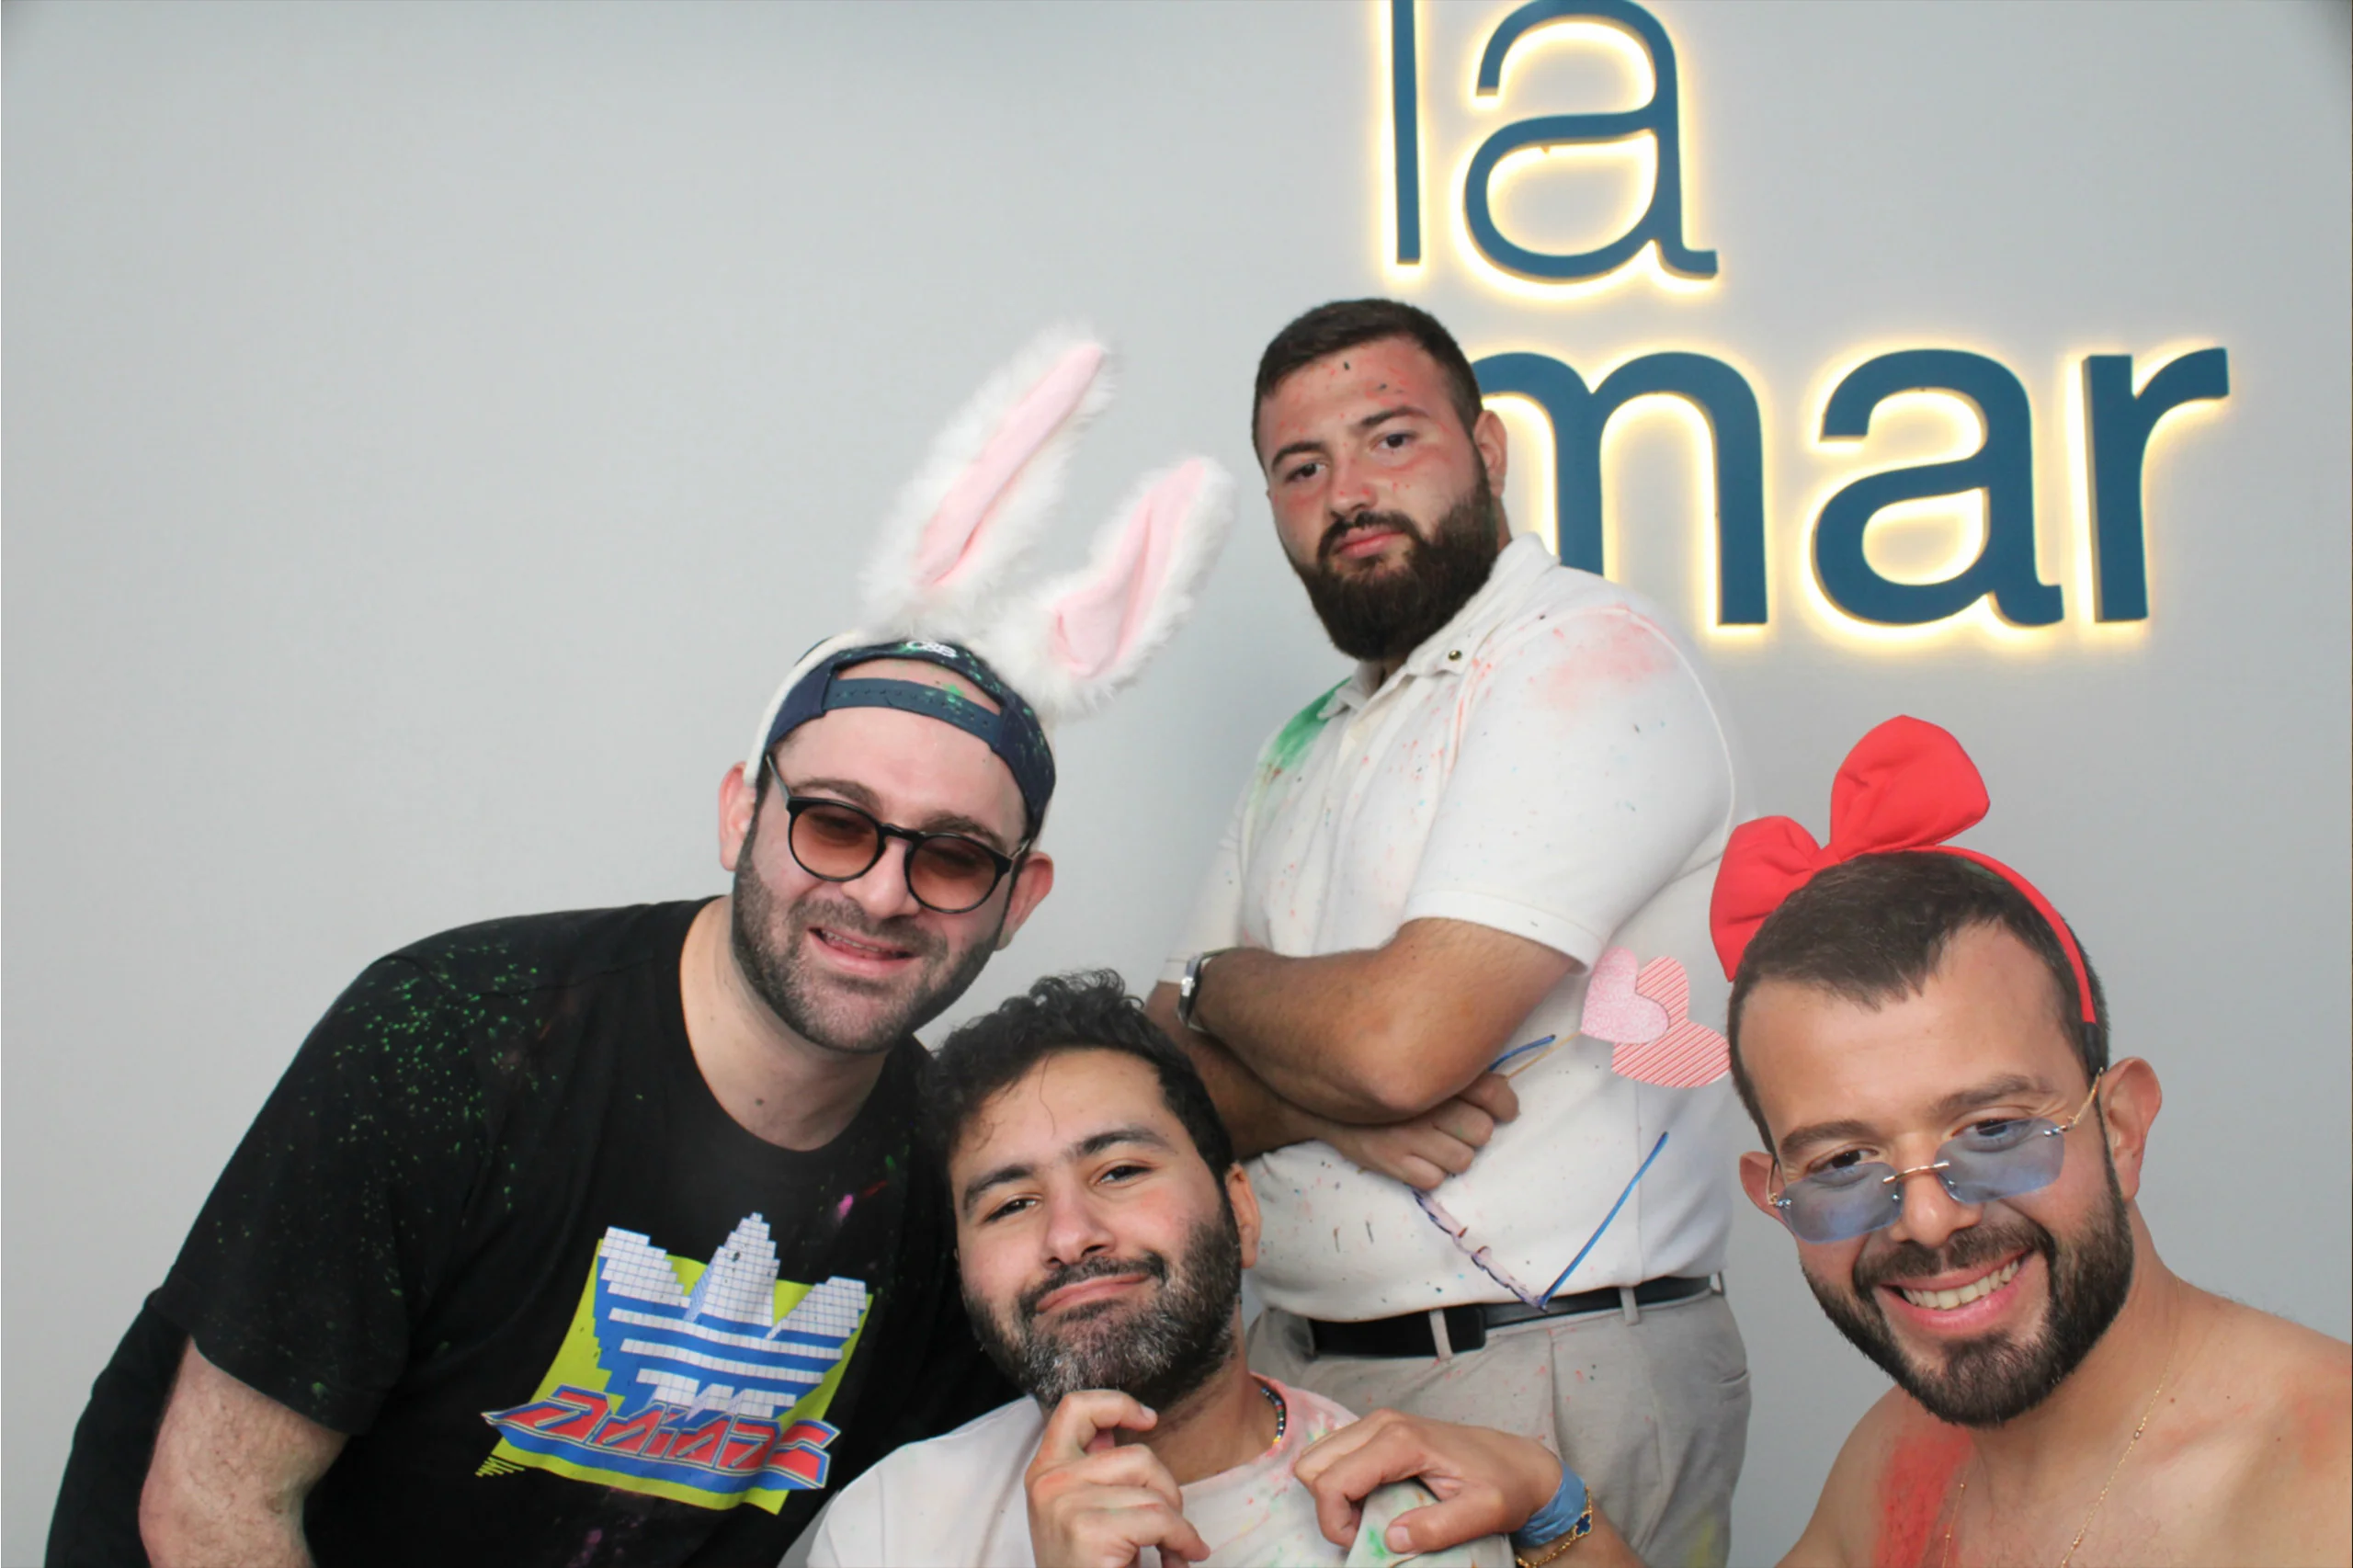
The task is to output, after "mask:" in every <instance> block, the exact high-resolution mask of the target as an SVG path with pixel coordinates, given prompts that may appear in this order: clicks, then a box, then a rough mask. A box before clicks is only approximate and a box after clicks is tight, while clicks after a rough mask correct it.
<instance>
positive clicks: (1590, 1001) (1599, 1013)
mask: <svg viewBox="0 0 2353 1568" xmlns="http://www.w3.org/2000/svg"><path fill="white" fill-rule="evenodd" d="M1637 962H1638V960H1636V959H1635V957H1634V955H1633V954H1632V953H1631V952H1630V951H1628V950H1627V949H1624V948H1611V949H1608V950H1607V951H1605V952H1604V953H1603V954H1602V955H1601V957H1600V958H1599V959H1598V960H1596V962H1595V963H1594V966H1593V978H1592V979H1591V980H1589V981H1587V982H1586V987H1585V1016H1584V1017H1581V1018H1580V1019H1578V1021H1577V1032H1578V1033H1579V1034H1585V1035H1590V1036H1592V1037H1593V1038H1594V1039H1595V1040H1608V1041H1609V1042H1610V1043H1611V1044H1613V1045H1619V1046H1628V1045H1643V1044H1645V1043H1647V1042H1648V1041H1651V1040H1657V1039H1658V1038H1659V1037H1660V1036H1662V1035H1664V1034H1665V1033H1666V1031H1667V1029H1668V1028H1670V1027H1671V1026H1672V1025H1673V1024H1674V1022H1675V1020H1674V1019H1673V1018H1670V1017H1667V1013H1666V1009H1665V1007H1663V1006H1660V1005H1659V1004H1658V1003H1657V1002H1656V1001H1654V1000H1653V999H1652V998H1651V997H1648V996H1645V995H1643V994H1642V993H1641V991H1640V990H1639V988H1638V987H1637V984H1636V981H1635V972H1634V971H1635V965H1636V963H1637ZM1676 972H1677V973H1678V974H1680V973H1681V972H1682V971H1680V970H1678V971H1676ZM1683 990H1684V998H1685V1002H1686V1005H1687V1006H1688V1002H1689V998H1690V992H1691V988H1690V987H1689V986H1688V985H1686V986H1685V987H1684V988H1683Z"/></svg>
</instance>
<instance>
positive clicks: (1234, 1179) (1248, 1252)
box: [1225, 1161, 1260, 1268]
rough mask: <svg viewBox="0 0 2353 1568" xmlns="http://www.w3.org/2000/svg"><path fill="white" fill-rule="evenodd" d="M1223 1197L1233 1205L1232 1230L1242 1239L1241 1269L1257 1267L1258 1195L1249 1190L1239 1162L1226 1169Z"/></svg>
mask: <svg viewBox="0 0 2353 1568" xmlns="http://www.w3.org/2000/svg"><path fill="white" fill-rule="evenodd" d="M1225 1196H1226V1197H1227V1198H1228V1199H1231V1200H1232V1202H1233V1228H1234V1230H1235V1231H1236V1232H1237V1233H1239V1234H1240V1235H1241V1237H1242V1267H1245V1268H1256V1267H1258V1230H1259V1224H1260V1221H1259V1215H1258V1195H1257V1194H1256V1192H1254V1191H1252V1190H1251V1188H1250V1174H1249V1173H1248V1172H1247V1171H1245V1170H1244V1169H1243V1168H1242V1165H1241V1162H1240V1161H1236V1162H1235V1163H1234V1164H1233V1165H1229V1166H1227V1167H1226V1172H1225Z"/></svg>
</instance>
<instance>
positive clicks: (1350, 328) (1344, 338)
mask: <svg viewBox="0 0 2353 1568" xmlns="http://www.w3.org/2000/svg"><path fill="white" fill-rule="evenodd" d="M1384 337H1404V338H1410V339H1412V340H1413V342H1414V343H1415V346H1416V347H1419V348H1420V349H1421V350H1422V352H1423V353H1425V354H1427V355H1428V356H1429V357H1430V358H1433V359H1435V360H1437V361H1438V369H1439V370H1440V371H1441V372H1442V373H1443V374H1444V375H1445V377H1446V391H1447V396H1448V398H1449V401H1451V402H1452V403H1453V404H1454V413H1455V415H1456V417H1457V418H1459V419H1461V421H1462V428H1463V429H1464V430H1465V431H1466V432H1467V431H1469V430H1470V429H1471V427H1472V426H1474V425H1476V424H1478V423H1479V414H1480V411H1481V409H1482V408H1483V406H1484V405H1483V404H1482V403H1480V401H1479V377H1478V373H1477V372H1476V371H1474V370H1472V369H1471V361H1470V359H1469V358H1467V357H1466V356H1465V355H1464V354H1463V352H1462V346H1461V344H1459V343H1457V342H1455V341H1454V335H1453V334H1452V333H1450V332H1449V331H1447V330H1446V328H1445V327H1443V326H1441V325H1439V324H1438V318H1437V317H1436V316H1434V315H1432V314H1430V313H1429V312H1427V311H1425V310H1419V309H1416V308H1415V306H1412V305H1409V304H1406V303H1404V301H1399V300H1335V301H1332V302H1331V303H1330V304H1326V305H1318V306H1316V307H1315V308H1314V309H1313V310H1312V311H1309V312H1307V313H1306V314H1305V315H1302V316H1300V317H1298V318H1296V319H1295V320H1293V321H1292V322H1291V324H1290V325H1289V326H1286V327H1284V328H1283V329H1282V331H1280V332H1279V333H1277V334H1275V339H1274V341H1273V342H1272V343H1269V344H1267V351H1266V352H1265V353H1264V354H1261V355H1259V356H1258V384H1257V387H1256V391H1255V392H1254V393H1253V394H1252V396H1251V399H1250V449H1251V450H1252V451H1253V452H1256V450H1257V449H1258V410H1259V409H1261V408H1263V407H1265V406H1266V403H1267V399H1268V398H1269V397H1271V396H1273V395H1274V391H1275V389H1276V388H1277V387H1279V386H1280V385H1282V383H1283V382H1284V381H1286V380H1287V379H1289V378H1290V376H1291V374H1292V373H1293V372H1295V371H1299V370H1303V369H1306V368H1307V367H1308V366H1310V365H1313V363H1315V361H1316V360H1318V359H1321V358H1325V357H1326V356H1328V355H1333V354H1337V353H1338V352H1340V350H1342V349H1343V348H1354V347H1357V345H1358V344H1360V343H1376V342H1379V341H1380V340H1381V339H1382V338H1384Z"/></svg>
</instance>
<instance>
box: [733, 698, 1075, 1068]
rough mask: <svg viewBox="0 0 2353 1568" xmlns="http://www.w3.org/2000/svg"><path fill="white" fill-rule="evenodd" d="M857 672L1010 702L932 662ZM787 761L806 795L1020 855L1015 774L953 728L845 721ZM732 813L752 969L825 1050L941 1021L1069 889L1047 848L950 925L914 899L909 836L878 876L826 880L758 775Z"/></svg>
mask: <svg viewBox="0 0 2353 1568" xmlns="http://www.w3.org/2000/svg"><path fill="white" fill-rule="evenodd" d="M842 673H843V674H844V675H846V676H871V677H879V678H888V679H892V680H901V681H919V682H922V683H924V684H926V685H931V686H939V687H947V688H949V689H950V690H953V691H955V692H957V693H958V694H959V695H961V696H963V697H964V698H966V699H968V700H971V701H972V702H975V703H977V704H979V705H981V706H983V707H987V708H992V709H994V707H995V703H994V702H992V701H991V700H990V699H988V697H987V696H986V695H985V694H983V692H981V691H980V690H978V689H977V688H976V687H973V686H972V685H971V684H970V683H969V682H967V681H965V680H964V679H962V677H961V676H957V675H955V674H954V673H952V672H950V671H949V670H945V669H942V668H941V667H940V666H938V665H931V664H926V663H922V662H920V661H915V660H897V659H890V660H876V661H874V662H872V663H870V664H864V665H854V666H851V667H850V668H848V669H846V670H844V671H843V672H842ZM774 755H775V760H776V773H777V776H778V777H779V778H783V779H785V780H786V781H787V782H788V783H789V784H790V787H791V789H792V790H793V792H794V793H796V794H800V795H814V796H820V797H824V798H825V799H829V800H836V801H845V802H847V803H848V804H850V805H853V806H857V807H858V808H859V809H860V810H863V811H865V812H870V814H872V815H873V816H874V817H876V818H877V819H878V820H880V821H882V822H885V823H890V824H895V825H897V826H901V827H905V828H911V829H914V830H915V831H918V832H927V833H956V834H961V835H965V836H967V837H970V838H973V839H977V840H979V841H981V842H982V843H984V844H987V845H988V846H991V847H992V848H994V849H995V850H997V851H998V852H999V853H1001V854H1007V855H1010V854H1013V853H1014V852H1015V851H1016V850H1017V848H1018V847H1019V846H1020V842H1021V835H1022V829H1023V826H1024V824H1025V822H1026V815H1025V812H1024V811H1023V808H1022V803H1021V792H1020V790H1019V789H1018V788H1017V786H1016V785H1015V783H1014V779H1013V774H1012V771H1011V770H1010V769H1008V768H1007V767H1006V765H1005V764H1004V762H1003V761H1001V760H1000V759H999V758H998V757H997V756H995V754H994V753H993V752H991V751H990V750H989V748H988V746H987V744H985V743H983V742H982V741H981V740H979V739H978V738H977V737H975V736H973V735H971V734H968V733H965V732H964V731H962V730H960V729H957V728H955V727H954V726H953V725H950V724H946V723H943V722H940V721H938V720H937V719H933V718H929V717H927V716H926V715H923V714H920V713H911V712H904V711H901V710H894V709H886V708H845V709H840V710H835V711H833V712H829V713H827V714H825V715H824V717H822V718H818V719H813V720H811V721H810V722H807V723H805V724H802V725H801V726H800V727H799V728H798V729H796V730H794V731H793V732H792V733H790V735H788V736H786V737H785V738H784V739H783V740H782V741H781V742H779V744H778V745H777V748H776V752H775V754H774ZM720 807H721V828H722V844H721V848H722V856H721V859H722V864H724V865H725V866H726V867H727V869H729V870H731V871H733V873H734V875H735V885H734V892H733V910H732V911H731V915H730V924H731V929H732V946H733V952H734V958H735V962H736V967H737V969H738V970H739V971H741V973H742V975H743V978H744V981H745V984H746V985H747V986H748V987H749V988H750V989H751V991H752V992H753V993H754V994H756V995H757V996H758V997H759V999H760V1000H761V1001H762V1002H764V1003H766V1004H767V1008H768V1010H769V1011H770V1012H772V1013H773V1014H774V1015H775V1016H776V1017H777V1018H778V1019H779V1021H780V1022H782V1023H783V1024H784V1025H785V1026H786V1027H787V1028H790V1029H791V1030H792V1031H793V1033H794V1034H796V1035H798V1036H799V1037H800V1038H801V1039H802V1040H806V1041H808V1042H809V1043H810V1044H811V1045H813V1046H814V1047H816V1048H817V1049H818V1050H819V1051H826V1052H834V1053H842V1054H849V1055H870V1054H874V1053H878V1052H881V1051H888V1050H889V1049H890V1048H891V1047H892V1045H894V1044H895V1043H897V1042H898V1041H899V1040H903V1039H904V1038H905V1037H906V1036H907V1035H908V1034H910V1033H911V1032H913V1031H914V1030H915V1029H917V1028H921V1027H922V1026H923V1025H924V1024H926V1023H927V1022H929V1021H930V1020H931V1019H932V1018H935V1017H938V1015H939V1014H940V1012H941V1011H943V1010H944V1009H945V1008H947V1007H948V1006H949V1005H950V1004H951V1003H953V1002H954V1001H955V1000H956V998H957V997H959V996H961V995H962V994H964V991H965V989H966V988H967V987H968V986H970V985H971V984H972V980H973V977H974V976H976V975H978V974H979V973H980V971H981V967H982V966H983V964H984V963H986V962H987V961H988V956H989V954H990V953H991V952H992V951H993V950H995V949H997V948H1001V947H1003V946H1004V945H1005V944H1006V942H1008V941H1010V940H1012V937H1013V934H1014V932H1015V931H1017V930H1018V929H1019V928H1020V926H1021V924H1022V922H1023V921H1025V920H1027V919H1028V918H1029V912H1030V911H1031V910H1033V909H1035V908H1036V907H1037V906H1038V903H1039V901H1040V900H1041V899H1043V898H1044V897H1045V896H1046V893H1047V892H1048V891H1049V890H1050V889H1051V887H1052V886H1053V862H1052V861H1051V859H1050V858H1048V857H1047V856H1045V855H1044V854H1043V853H1041V852H1040V851H1037V850H1031V851H1029V853H1028V854H1026V855H1023V856H1022V857H1021V858H1020V861H1019V863H1018V865H1017V867H1016V869H1015V870H1014V871H1013V872H1012V873H1011V874H1010V875H1008V876H1006V878H1005V879H1004V880H1003V881H1000V882H999V883H998V884H997V886H996V888H995V891H994V892H991V893H990V894H989V896H988V897H987V898H986V899H984V900H983V901H982V902H981V904H980V906H979V907H978V908H976V909H972V910H967V911H965V912H964V913H962V914H958V915H948V914H942V913H941V912H940V911H938V910H936V909H931V908H927V907H926V906H925V905H924V904H922V903H918V902H917V901H916V899H915V894H914V893H913V892H910V891H909V890H908V887H907V879H906V854H907V846H906V844H905V843H904V841H903V840H897V839H893V840H890V841H888V842H886V844H885V845H884V846H883V851H882V855H881V858H880V859H878V860H877V861H875V863H874V864H873V865H872V866H871V867H870V868H869V869H867V870H866V872H865V873H864V874H863V875H861V876H858V877H856V878H853V879H851V880H850V881H840V882H835V881H824V880H823V879H821V878H818V877H816V876H813V875H812V874H811V873H810V872H809V871H807V870H806V869H803V868H802V867H801V864H800V862H799V861H797V860H795V859H794V858H793V857H792V851H791V848H790V845H789V843H788V837H789V834H788V831H787V829H786V826H785V823H786V816H785V812H784V810H783V808H782V806H781V804H780V803H779V800H778V797H777V792H776V790H775V789H774V788H773V787H772V786H769V785H767V783H766V781H765V780H746V779H745V778H744V777H743V769H742V767H740V766H739V767H736V768H735V769H733V771H731V772H730V773H729V775H728V778H727V781H726V784H725V785H724V786H723V787H722V793H721V802H720Z"/></svg>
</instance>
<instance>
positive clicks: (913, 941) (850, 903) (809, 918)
mask: <svg viewBox="0 0 2353 1568" xmlns="http://www.w3.org/2000/svg"><path fill="white" fill-rule="evenodd" d="M792 923H793V925H794V926H796V927H798V928H799V929H801V930H804V931H805V930H807V929H808V928H809V927H810V926H827V927H829V928H831V929H833V930H835V931H843V932H847V933H848V934H849V935H850V936H853V937H870V938H872V939H873V940H875V941H877V942H882V943H886V944H888V945H889V946H891V947H894V948H904V949H907V951H909V952H911V953H918V954H921V955H923V956H925V957H931V956H934V955H937V954H938V953H939V952H940V951H942V950H943V949H945V948H946V946H947V944H946V942H945V941H943V940H942V939H941V938H940V937H938V935H937V934H936V933H934V932H931V931H927V930H926V929H924V926H923V923H922V920H921V918H920V917H919V916H916V915H892V917H891V918H890V919H888V920H872V919H869V918H868V917H867V914H866V911H865V910H863V909H860V908H859V907H858V903H857V902H856V901H855V900H853V899H847V898H826V897H824V896H823V895H822V894H819V893H814V892H813V893H810V894H809V895H808V896H806V897H804V898H802V899H801V901H800V903H797V904H795V905H794V906H793V910H792Z"/></svg>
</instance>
